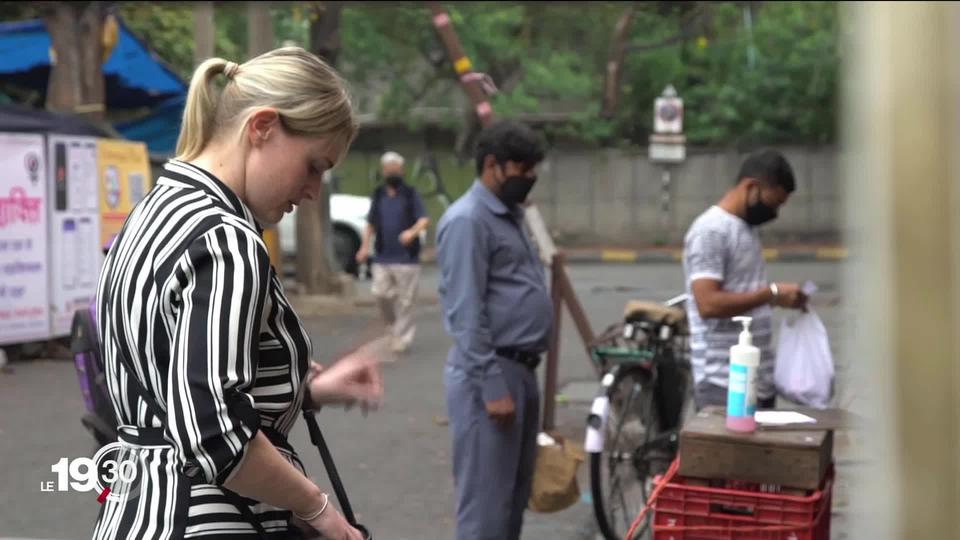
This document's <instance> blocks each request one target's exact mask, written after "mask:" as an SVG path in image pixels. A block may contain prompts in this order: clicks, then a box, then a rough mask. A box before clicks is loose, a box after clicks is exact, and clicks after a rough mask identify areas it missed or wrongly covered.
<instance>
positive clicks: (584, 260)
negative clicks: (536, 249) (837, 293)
mask: <svg viewBox="0 0 960 540" xmlns="http://www.w3.org/2000/svg"><path fill="white" fill-rule="evenodd" d="M561 250H563V248H561ZM563 251H564V253H565V254H566V258H567V262H568V263H574V264H597V263H607V264H663V263H679V262H681V261H682V260H683V250H681V249H679V248H653V249H644V250H635V249H569V250H563ZM848 257H849V252H848V250H847V248H845V247H842V246H820V247H803V248H793V247H783V248H767V249H764V250H763V258H764V260H766V261H767V262H839V261H844V260H846V259H847V258H848ZM422 262H423V263H424V264H434V263H435V262H436V260H435V257H434V253H433V251H432V250H431V251H430V252H429V253H424V255H423V258H422Z"/></svg>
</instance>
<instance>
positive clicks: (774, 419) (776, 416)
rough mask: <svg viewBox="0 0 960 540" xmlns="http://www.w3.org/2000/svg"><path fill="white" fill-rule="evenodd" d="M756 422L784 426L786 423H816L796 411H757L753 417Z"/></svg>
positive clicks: (814, 420)
mask: <svg viewBox="0 0 960 540" xmlns="http://www.w3.org/2000/svg"><path fill="white" fill-rule="evenodd" d="M753 418H754V419H755V420H756V421H757V423H758V424H767V425H775V426H785V425H787V424H816V423H817V420H816V419H815V418H811V417H809V416H807V415H805V414H802V413H798V412H796V411H757V412H756V413H755V414H754V417H753Z"/></svg>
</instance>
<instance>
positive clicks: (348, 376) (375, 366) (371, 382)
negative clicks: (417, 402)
mask: <svg viewBox="0 0 960 540" xmlns="http://www.w3.org/2000/svg"><path fill="white" fill-rule="evenodd" d="M307 378H308V381H309V382H308V383H307V389H308V391H309V393H310V401H311V403H312V405H313V406H314V407H318V406H320V405H328V404H342V405H346V406H347V407H348V408H349V407H350V406H352V405H354V404H355V403H357V402H359V403H360V405H361V407H363V409H364V411H366V410H367V409H376V408H377V407H378V406H379V405H380V399H381V398H382V397H383V382H382V379H381V377H380V367H379V363H378V362H377V361H376V359H375V358H373V357H371V356H369V355H367V354H364V353H363V352H360V351H358V352H355V353H353V354H350V355H348V356H345V357H343V358H342V359H340V360H339V361H337V362H336V363H335V364H333V365H332V366H330V367H327V368H324V367H323V366H320V365H319V364H315V363H312V364H311V365H310V371H309V373H308V374H307Z"/></svg>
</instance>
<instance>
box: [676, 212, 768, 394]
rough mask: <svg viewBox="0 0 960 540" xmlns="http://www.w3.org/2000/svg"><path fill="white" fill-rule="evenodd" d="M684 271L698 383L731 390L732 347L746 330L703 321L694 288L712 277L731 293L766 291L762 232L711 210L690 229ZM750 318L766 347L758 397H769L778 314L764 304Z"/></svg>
mask: <svg viewBox="0 0 960 540" xmlns="http://www.w3.org/2000/svg"><path fill="white" fill-rule="evenodd" d="M683 272H684V277H685V281H686V286H687V294H689V295H690V298H691V301H689V302H687V318H688V319H689V321H690V334H691V335H690V348H691V355H690V356H691V363H692V364H693V378H694V382H695V384H697V385H701V384H705V383H708V384H712V385H716V386H720V387H723V388H726V387H727V378H728V374H729V367H730V347H731V346H732V345H734V344H736V343H737V339H738V337H739V335H740V331H741V330H742V328H743V326H742V325H741V324H740V323H738V322H734V321H733V320H732V319H702V318H701V317H700V313H699V312H698V310H697V305H696V301H694V300H693V290H692V288H691V286H690V285H691V283H693V282H694V281H695V280H698V279H703V278H707V279H714V280H717V281H719V282H720V283H721V288H722V289H723V290H724V291H727V292H737V293H741V292H750V291H755V290H757V289H760V288H763V287H766V286H767V284H768V282H767V267H766V264H765V263H764V260H763V249H762V247H761V245H760V237H759V235H758V234H757V231H756V229H754V228H753V227H750V226H749V225H747V223H746V222H745V221H743V220H742V219H740V218H739V217H737V216H734V215H733V214H730V213H729V212H727V211H726V210H723V209H722V208H720V207H718V206H713V207H711V208H710V209H708V210H707V211H706V212H704V213H703V214H701V215H700V217H698V218H697V219H696V221H694V222H693V225H691V226H690V230H689V231H687V236H686V238H685V240H684V246H683ZM744 315H747V316H749V317H753V322H752V323H751V325H750V333H751V334H753V344H754V345H755V346H757V347H758V348H759V349H760V368H759V370H758V373H757V375H758V383H757V384H758V388H757V397H758V398H760V399H767V398H770V397H772V396H773V395H774V394H775V389H774V385H773V367H774V357H773V350H772V348H771V340H772V335H773V312H772V310H771V308H770V306H767V305H764V306H760V307H757V308H755V309H753V310H752V311H751V312H750V313H745V314H744Z"/></svg>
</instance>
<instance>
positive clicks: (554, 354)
mask: <svg viewBox="0 0 960 540" xmlns="http://www.w3.org/2000/svg"><path fill="white" fill-rule="evenodd" d="M550 268H551V270H550V299H551V300H552V301H553V330H552V331H551V332H550V348H549V349H547V366H546V368H545V369H544V374H543V422H542V424H543V429H542V431H547V432H549V431H550V430H552V429H553V428H554V426H555V425H556V423H555V417H556V400H557V370H558V368H559V366H558V363H559V361H560V323H561V321H563V289H562V287H561V285H560V273H561V272H562V268H563V254H562V253H555V254H554V255H553V259H552V262H551V263H550ZM558 269H561V270H559V272H558Z"/></svg>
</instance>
